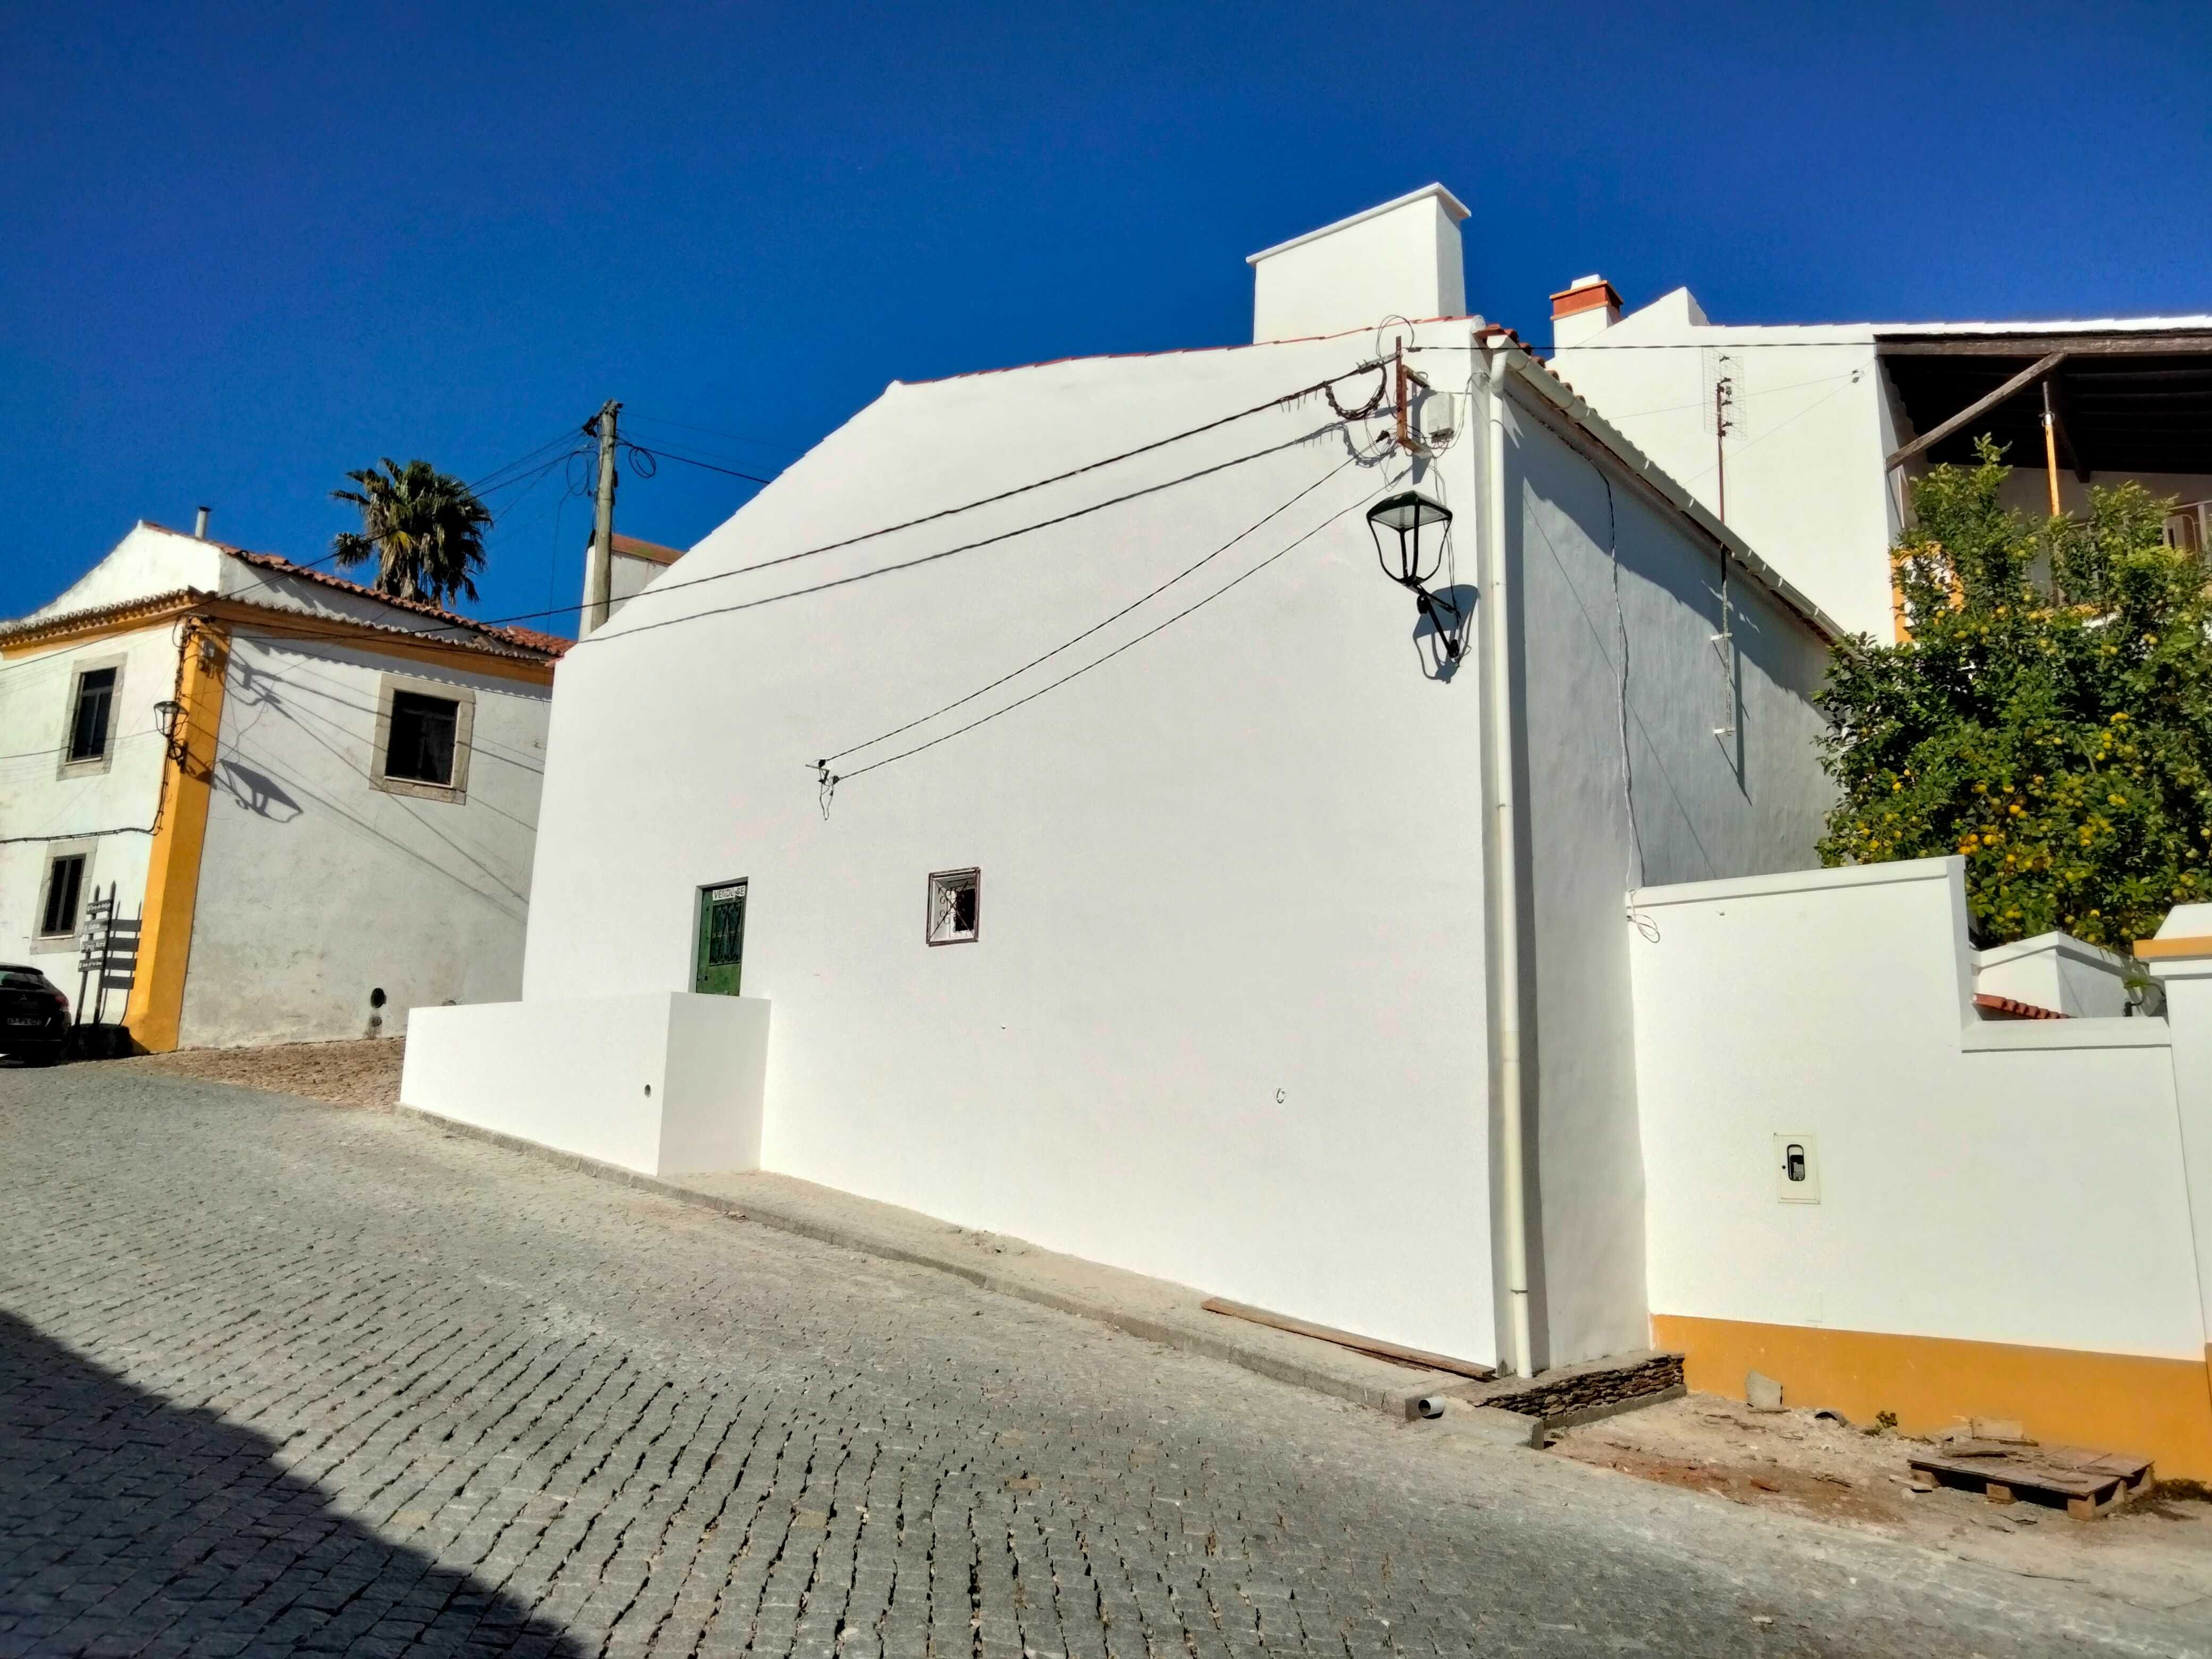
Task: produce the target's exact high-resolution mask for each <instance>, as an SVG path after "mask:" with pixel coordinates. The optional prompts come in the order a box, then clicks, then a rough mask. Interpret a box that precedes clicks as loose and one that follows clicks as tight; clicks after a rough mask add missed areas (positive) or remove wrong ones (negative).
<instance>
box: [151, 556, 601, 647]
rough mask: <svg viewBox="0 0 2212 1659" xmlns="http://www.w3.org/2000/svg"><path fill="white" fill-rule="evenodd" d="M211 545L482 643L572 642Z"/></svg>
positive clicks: (541, 644) (248, 561) (257, 565)
mask: <svg viewBox="0 0 2212 1659" xmlns="http://www.w3.org/2000/svg"><path fill="white" fill-rule="evenodd" d="M156 528H159V526H156ZM211 545H214V546H216V547H220V548H222V550H223V551H224V552H226V553H228V554H229V555H230V556H231V557H233V558H234V559H236V560H238V561H240V562H241V563H244V564H250V565H252V566H254V567H255V568H257V569H261V570H268V571H273V572H275V573H276V574H279V575H284V576H294V577H297V578H298V579H299V580H301V581H310V582H314V583H317V584H319V586H324V587H334V588H337V590H338V591H339V592H345V593H357V594H359V595H361V596H362V598H364V599H374V600H375V601H376V602H377V603H378V604H380V605H391V606H392V607H393V608H394V609H396V610H400V611H412V612H413V613H414V614H415V615H416V616H418V617H435V618H437V620H439V621H440V622H442V623H451V624H453V626H455V627H459V628H465V629H468V630H469V631H470V632H471V634H475V635H480V636H481V637H482V638H483V639H485V640H489V641H498V642H499V643H501V644H503V645H510V646H513V647H518V648H520V649H521V650H524V651H529V652H533V653H538V654H539V655H541V656H547V657H557V656H559V655H561V654H562V653H563V652H564V651H566V650H568V647H570V646H571V645H573V644H574V643H575V641H573V640H564V639H562V638H561V637H559V636H558V635H553V634H541V633H540V632H538V629H534V628H516V627H513V626H512V625H508V626H505V627H501V626H500V625H498V624H495V623H484V622H478V621H477V619H476V618H475V617H464V616H462V615H461V614H460V613H459V612H458V611H447V610H443V609H441V608H440V607H439V606H437V605H426V604H424V603H423V602H422V600H420V599H401V598H400V597H399V596H398V594H396V593H385V592H379V591H378V590H377V589H375V588H374V587H365V586H362V584H361V583H359V582H349V581H348V580H345V579H344V578H343V576H333V575H331V574H328V573H327V572H325V571H321V570H313V569H310V568H308V567H307V566H306V565H303V564H295V563H293V562H292V561H291V560H289V559H287V558H283V557H281V556H278V555H276V554H275V553H249V552H247V551H246V550H245V549H244V548H242V547H232V546H230V545H229V544H227V543H223V542H216V543H213V544H211Z"/></svg>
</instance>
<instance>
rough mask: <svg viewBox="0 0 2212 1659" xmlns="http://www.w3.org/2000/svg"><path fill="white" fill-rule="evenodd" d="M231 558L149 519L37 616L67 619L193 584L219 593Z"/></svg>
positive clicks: (206, 543) (209, 545)
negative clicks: (78, 612) (217, 587)
mask: <svg viewBox="0 0 2212 1659" xmlns="http://www.w3.org/2000/svg"><path fill="white" fill-rule="evenodd" d="M228 562H229V561H228V559H226V558H225V557H224V556H223V550H222V548H221V547H219V546H217V545H216V544H215V543H213V542H204V541H201V540H199V539H197V538H195V537H191V536H187V535H185V534H183V533H181V532H178V531H174V530H165V529H163V528H162V527H161V526H160V525H154V524H148V523H147V522H145V520H143V519H142V520H139V522H138V523H137V524H136V525H134V526H132V527H131V533H130V534H129V535H127V536H125V538H123V539H122V540H121V541H119V542H118V543H117V544H115V546H114V548H113V549H112V550H111V551H110V552H109V553H108V555H107V556H106V558H104V559H102V560H101V561H100V562H99V563H98V564H96V565H94V566H93V568H91V569H89V570H88V571H86V572H85V573H84V574H83V575H82V576H80V577H79V578H78V579H77V580H76V581H74V582H72V583H71V584H70V586H68V587H67V588H65V589H64V590H63V592H62V593H61V595H60V596H59V597H58V598H57V599H55V600H54V601H53V603H52V604H51V605H41V606H40V608H39V609H38V610H36V611H32V612H31V613H30V614H31V616H33V617H61V616H67V615H69V614H70V613H71V612H72V611H98V610H100V609H102V608H103V607H105V606H107V605H121V604H123V603H125V601H127V600H131V599H151V598H152V597H153V596H154V595H155V594H157V593H174V592H179V590H181V589H184V588H187V587H196V588H198V589H200V590H201V591H202V592H214V591H215V588H216V584H217V583H218V582H220V581H221V580H222V568H223V566H224V565H226V564H227V563H228Z"/></svg>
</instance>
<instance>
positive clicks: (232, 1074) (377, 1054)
mask: <svg viewBox="0 0 2212 1659" xmlns="http://www.w3.org/2000/svg"><path fill="white" fill-rule="evenodd" d="M406 1051H407V1045H406V1043H405V1042H404V1041H403V1040H402V1039H399V1038H397V1037H374V1038H370V1039H368V1040H367V1041H365V1042H279V1043H272V1044H270V1046H269V1047H267V1048H189V1049H185V1050H184V1051H183V1052H181V1053H179V1054H141V1055H139V1056H138V1057H137V1059H135V1060H111V1061H108V1062H106V1063H107V1064H110V1065H112V1066H120V1067H122V1068H123V1069H124V1070H126V1071H133V1070H135V1071H142V1072H158V1073H161V1074H162V1075H164V1076H167V1077H188V1078H194V1079H198V1080H199V1081H201V1082H204V1083H231V1084H236V1085H238V1086H239V1087H240V1088H244V1089H265V1090H268V1091H270V1093H272V1094H280V1095H300V1096H303V1097H306V1098H307V1099H309V1100H319V1101H322V1102H324V1103H325V1104H328V1105H331V1106H366V1107H373V1108H378V1109H389V1108H391V1107H393V1106H396V1105H398V1103H399V1063H400V1060H401V1059H402V1058H403V1057H404V1054H406Z"/></svg>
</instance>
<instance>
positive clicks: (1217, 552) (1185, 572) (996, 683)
mask: <svg viewBox="0 0 2212 1659" xmlns="http://www.w3.org/2000/svg"><path fill="white" fill-rule="evenodd" d="M1359 459H1360V457H1359V456H1358V455H1357V454H1355V455H1352V456H1350V457H1348V458H1347V459H1345V460H1343V461H1341V462H1340V463H1339V464H1338V465H1335V466H1334V467H1331V468H1330V469H1329V470H1328V471H1327V472H1324V473H1322V476H1321V477H1318V478H1316V479H1315V480H1314V481H1313V482H1312V483H1310V484H1308V485H1307V486H1306V487H1305V488H1304V489H1301V490H1300V491H1298V493H1297V495H1293V496H1291V498H1290V500H1288V501H1285V502H1284V503H1283V504H1282V505H1281V506H1279V507H1274V508H1273V509H1272V510H1270V511H1269V512H1267V513H1265V514H1264V515H1262V516H1261V517H1260V518H1258V519H1256V520H1254V521H1253V522H1252V523H1250V524H1249V525H1247V526H1245V527H1244V528H1243V529H1242V530H1240V531H1238V532H1237V533H1236V534H1235V535H1234V536H1231V538H1229V539H1228V540H1227V541H1225V542H1224V543H1222V544H1221V545H1220V546H1218V547H1217V548H1215V549H1214V550H1213V551H1212V552H1211V553H1208V554H1207V555H1206V556H1204V557H1203V558H1201V559H1199V560H1198V561H1196V562H1194V563H1191V564H1187V565H1185V566H1184V567H1183V568H1182V569H1181V570H1178V571H1177V572H1176V574H1174V575H1172V576H1170V577H1169V578H1168V579H1167V580H1165V581H1164V582H1162V583H1160V585H1159V586H1157V587H1154V588H1152V589H1151V590H1150V591H1148V592H1145V593H1142V594H1139V596H1138V597H1137V598H1135V599H1132V600H1130V601H1129V603H1128V604H1127V605H1123V606H1122V607H1121V609H1120V610H1119V611H1115V613H1114V614H1113V615H1112V616H1110V617H1106V618H1105V619H1104V620H1103V621H1102V622H1097V623H1092V624H1091V626H1090V627H1089V628H1086V629H1084V630H1083V631H1082V632H1081V633H1080V634H1078V635H1074V636H1073V638H1070V639H1066V640H1062V641H1060V643H1059V644H1058V645H1055V646H1054V647H1053V648H1052V649H1051V650H1049V651H1048V652H1046V653H1044V654H1043V655H1042V656H1041V657H1032V658H1030V660H1029V661H1027V662H1025V663H1024V664H1023V665H1021V666H1020V667H1019V668H1017V669H1014V670H1013V671H1012V672H1010V673H1006V674H1001V675H1000V676H999V678H997V679H995V680H993V681H992V682H991V683H990V684H988V685H979V686H977V687H976V688H975V690H973V691H970V692H969V693H968V695H967V696H964V697H955V698H954V699H953V700H952V701H951V702H948V703H946V704H945V706H944V707H943V708H933V709H931V710H930V711H929V713H927V714H922V715H919V716H917V717H916V718H915V719H913V720H908V721H907V722H906V723H905V724H904V725H903V726H893V727H891V729H890V731H888V732H878V733H876V735H875V736H874V737H872V738H869V739H867V741H866V742H865V743H856V744H852V745H851V746H850V747H849V748H845V749H840V750H837V752H836V754H834V755H826V756H824V757H823V758H822V759H820V760H818V761H817V762H815V765H816V767H817V768H821V767H825V766H827V765H828V764H829V763H830V762H831V761H834V760H842V759H843V758H844V757H846V756H848V755H856V754H858V753H860V750H863V749H872V748H874V747H875V746H876V745H877V744H879V743H882V742H884V741H885V740H886V739H888V738H895V737H896V736H898V735H899V733H901V732H911V731H912V730H914V728H915V726H926V725H927V724H928V723H929V722H930V721H931V720H935V719H936V718H937V717H938V716H939V715H940V714H951V712H952V711H953V710H954V709H956V708H960V707H961V706H962V705H963V704H965V703H970V702H975V699H976V698H978V697H980V696H982V695H983V694H984V693H985V692H987V691H995V690H998V689H999V688H1000V686H1002V685H1004V684H1006V682H1007V681H1009V680H1013V679H1018V678H1021V677H1022V676H1023V675H1024V674H1026V673H1028V672H1029V671H1030V669H1032V668H1036V667H1037V666H1039V665H1042V664H1044V663H1048V662H1050V661H1051V660H1052V659H1054V657H1056V656H1058V655H1059V654H1060V653H1061V652H1063V651H1066V650H1067V649H1069V648H1070V647H1073V646H1077V645H1080V644H1082V642H1083V641H1085V640H1087V639H1089V638H1090V637H1091V635H1093V634H1096V633H1097V632H1099V631H1100V630H1101V629H1106V628H1110V627H1111V626H1113V624H1114V623H1117V622H1119V621H1121V618H1122V617H1126V616H1127V615H1128V614H1129V613H1130V612H1131V611H1134V610H1136V609H1137V608H1138V607H1139V605H1144V604H1146V603H1147V602H1148V601H1150V600H1152V599H1158V597H1159V596H1160V595H1161V594H1163V593H1164V592H1167V591H1168V589H1170V587H1173V586H1175V585H1176V583H1177V582H1179V581H1181V580H1183V579H1184V578H1185V577H1186V576H1189V575H1192V574H1195V573H1196V572H1197V571H1199V570H1201V569H1203V568H1205V567H1206V566H1207V565H1209V564H1211V563H1212V562H1213V561H1214V560H1216V559H1218V558H1219V557H1220V556H1222V555H1223V554H1225V553H1226V552H1228V551H1229V550H1230V549H1231V548H1232V547H1235V546H1236V545H1237V544H1238V543H1239V542H1242V541H1243V540H1244V539H1245V538H1247V537H1249V536H1251V535H1253V534H1255V532H1258V531H1259V530H1261V528H1262V527H1263V526H1267V524H1269V523H1271V522H1273V520H1276V519H1279V518H1280V517H1281V516H1282V515H1283V514H1284V513H1287V512H1289V511H1290V510H1291V508H1292V507H1296V506H1297V504H1298V503H1299V502H1300V501H1304V500H1305V498H1306V497H1307V496H1309V495H1312V494H1313V493H1314V491H1315V490H1316V489H1320V488H1321V487H1322V485H1323V484H1325V483H1328V481H1329V480H1330V479H1331V478H1334V477H1336V475H1337V474H1338V473H1340V472H1341V471H1344V469H1345V468H1346V467H1347V466H1352V465H1356V464H1357V463H1358V460H1359ZM832 781H833V782H834V781H835V780H834V779H833V780H832Z"/></svg>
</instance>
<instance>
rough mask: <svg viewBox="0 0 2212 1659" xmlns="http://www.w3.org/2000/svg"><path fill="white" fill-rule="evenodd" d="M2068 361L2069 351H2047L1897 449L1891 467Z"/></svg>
mask: <svg viewBox="0 0 2212 1659" xmlns="http://www.w3.org/2000/svg"><path fill="white" fill-rule="evenodd" d="M2065 361H2066V354H2065V353H2064V352H2063V351H2052V352H2047V353H2045V355H2044V356H2041V357H2039V358H2038V359H2037V360H2036V361H2035V362H2033V363H2031V364H2029V365H2028V366H2027V368H2023V369H2022V370H2021V372H2020V373H2019V374H2015V375H2014V376H2013V377H2012V379H2010V380H2007V381H2006V382H2005V383H2004V384H2003V385H2002V386H1999V387H1998V388H1997V389H1996V391H1995V392H1990V394H1989V395H1988V396H1987V397H1984V398H1976V399H1975V400H1974V401H1973V402H1972V403H1971V404H1967V405H1966V407H1965V408H1964V409H1962V410H1960V411H1959V412H1958V413H1957V414H1956V415H1954V416H1952V417H1951V418H1950V419H1949V420H1948V421H1945V422H1942V424H1941V425H1939V426H1937V427H1936V428H1935V429H1934V430H1933V431H1930V432H1923V433H1922V434H1921V435H1919V436H1918V437H1917V438H1915V439H1914V440H1913V441H1911V443H1909V444H1907V445H1905V447H1903V448H1902V449H1899V450H1898V451H1896V452H1895V453H1893V454H1892V455H1891V456H1890V458H1889V470H1890V471H1896V470H1897V469H1898V468H1899V467H1900V466H1903V465H1905V463H1906V462H1907V461H1909V460H1911V459H1912V458H1913V457H1914V456H1915V455H1917V454H1919V453H1921V452H1922V451H1923V450H1927V449H1931V448H1933V447H1935V446H1936V445H1937V444H1940V443H1942V441H1943V440H1944V439H1946V438H1948V437H1949V436H1950V435H1952V434H1953V433H1954V432H1956V431H1957V430H1958V429H1959V428H1960V427H1962V426H1965V425H1966V423H1967V422H1970V421H1975V420H1978V419H1980V418H1981V416H1984V415H1986V414H1988V413H1989V412H1990V410H1993V409H1995V408H1996V406H1997V405H1998V404H2001V403H2002V402H2004V400H2005V399H2006V398H2010V397H2012V396H2014V395H2015V393H2017V392H2022V391H2025V390H2026V389H2027V387H2029V386H2033V385H2034V384H2035V383H2036V382H2037V381H2038V380H2041V379H2042V378H2043V377H2044V376H2045V375H2046V374H2050V373H2051V370H2052V369H2054V368H2057V367H2058V365H2059V364H2061V363H2063V362H2065Z"/></svg>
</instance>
